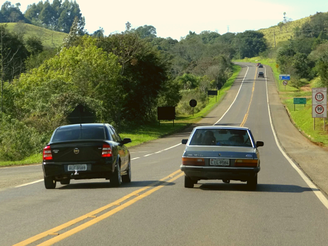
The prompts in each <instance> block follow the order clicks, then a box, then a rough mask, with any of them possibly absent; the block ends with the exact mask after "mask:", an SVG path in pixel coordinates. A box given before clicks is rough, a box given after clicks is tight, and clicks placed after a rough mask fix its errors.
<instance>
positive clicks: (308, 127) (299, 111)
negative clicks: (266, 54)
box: [239, 57, 328, 147]
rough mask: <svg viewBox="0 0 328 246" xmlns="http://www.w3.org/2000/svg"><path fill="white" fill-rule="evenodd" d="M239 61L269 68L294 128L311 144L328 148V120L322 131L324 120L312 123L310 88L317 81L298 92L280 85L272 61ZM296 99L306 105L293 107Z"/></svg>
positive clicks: (274, 64)
mask: <svg viewBox="0 0 328 246" xmlns="http://www.w3.org/2000/svg"><path fill="white" fill-rule="evenodd" d="M239 61H240V62H252V63H258V62H260V63H262V64H265V65H268V66H270V67H271V68H272V71H273V74H274V77H275V81H276V83H277V88H278V91H279V96H280V99H281V102H282V103H283V104H284V105H285V108H286V110H287V111H288V113H289V115H290V118H291V120H292V122H293V123H294V125H295V127H297V128H298V129H299V131H300V132H302V133H303V135H304V136H306V137H307V138H308V139H309V140H311V141H312V142H313V143H315V144H317V145H319V146H323V147H328V125H327V123H328V120H327V119H326V122H325V125H326V126H325V130H324V120H323V119H318V118H317V119H315V121H314V119H313V118H312V88H316V87H318V86H317V81H318V79H314V80H312V81H310V83H309V84H308V85H306V86H304V87H301V88H300V90H298V89H296V88H294V87H291V86H289V85H288V84H287V85H286V86H284V85H283V84H282V81H281V80H279V74H280V72H279V71H278V69H277V68H276V62H275V60H274V59H262V58H260V57H254V58H247V59H244V60H239ZM297 97H302V98H306V105H300V104H296V105H294V103H293V102H294V98H297ZM314 123H315V124H314Z"/></svg>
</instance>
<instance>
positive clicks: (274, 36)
mask: <svg viewBox="0 0 328 246" xmlns="http://www.w3.org/2000/svg"><path fill="white" fill-rule="evenodd" d="M273 44H274V47H275V48H276V33H275V31H273Z"/></svg>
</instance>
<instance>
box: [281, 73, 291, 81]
mask: <svg viewBox="0 0 328 246" xmlns="http://www.w3.org/2000/svg"><path fill="white" fill-rule="evenodd" d="M279 80H290V74H280V75H279Z"/></svg>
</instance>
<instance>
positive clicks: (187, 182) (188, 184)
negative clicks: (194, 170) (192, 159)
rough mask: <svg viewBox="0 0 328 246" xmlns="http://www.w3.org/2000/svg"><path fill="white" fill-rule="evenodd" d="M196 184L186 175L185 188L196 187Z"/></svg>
mask: <svg viewBox="0 0 328 246" xmlns="http://www.w3.org/2000/svg"><path fill="white" fill-rule="evenodd" d="M194 184H195V182H194V181H193V180H192V179H191V178H189V177H188V176H185V179H184V187H185V188H194Z"/></svg>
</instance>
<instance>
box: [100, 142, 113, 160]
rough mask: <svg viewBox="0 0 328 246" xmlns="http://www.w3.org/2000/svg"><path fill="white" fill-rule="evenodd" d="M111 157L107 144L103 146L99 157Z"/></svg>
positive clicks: (110, 150)
mask: <svg viewBox="0 0 328 246" xmlns="http://www.w3.org/2000/svg"><path fill="white" fill-rule="evenodd" d="M111 156H112V149H111V147H110V145H109V144H105V143H104V144H103V147H102V152H101V157H111Z"/></svg>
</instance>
